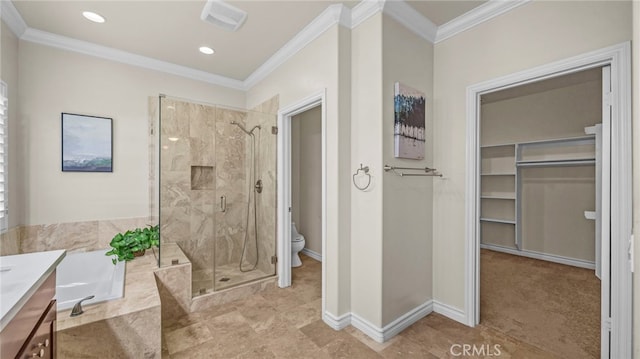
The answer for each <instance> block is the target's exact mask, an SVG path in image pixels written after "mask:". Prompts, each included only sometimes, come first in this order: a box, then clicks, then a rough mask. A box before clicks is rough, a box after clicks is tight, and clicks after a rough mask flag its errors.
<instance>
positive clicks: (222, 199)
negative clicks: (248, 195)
mask: <svg viewBox="0 0 640 359" xmlns="http://www.w3.org/2000/svg"><path fill="white" fill-rule="evenodd" d="M220 211H221V212H222V213H224V212H226V211H227V197H226V196H220Z"/></svg>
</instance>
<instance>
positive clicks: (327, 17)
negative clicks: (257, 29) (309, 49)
mask: <svg viewBox="0 0 640 359" xmlns="http://www.w3.org/2000/svg"><path fill="white" fill-rule="evenodd" d="M350 15H351V14H350V11H349V9H348V8H347V7H345V6H344V5H341V4H335V5H331V6H329V7H328V8H327V9H326V10H325V11H323V12H322V13H321V14H320V15H318V17H316V18H315V19H313V21H311V22H310V23H309V25H307V26H305V27H304V29H302V31H300V32H299V33H298V34H296V36H294V37H293V39H291V40H289V42H287V43H286V44H285V45H284V46H282V47H281V48H280V50H278V51H276V53H275V54H273V56H271V57H270V58H269V59H268V60H267V61H265V62H264V63H263V64H262V65H260V67H258V68H257V69H256V70H255V71H254V72H253V73H251V75H249V77H247V79H246V80H244V89H245V90H248V89H250V88H251V87H253V86H255V85H256V84H257V83H259V82H260V81H262V80H264V79H265V78H266V77H267V76H269V74H271V73H272V72H273V71H274V70H275V69H277V68H278V67H280V65H282V64H284V63H285V62H286V61H287V60H289V59H290V58H291V57H292V56H293V55H295V54H297V53H298V52H299V51H300V50H302V49H303V48H304V47H305V46H307V45H309V44H310V43H311V42H312V41H313V40H315V39H317V38H318V37H320V35H322V34H323V33H324V32H325V31H327V30H328V29H329V28H330V27H331V26H333V25H335V24H340V25H342V26H345V27H351V26H350V25H351V16H350Z"/></svg>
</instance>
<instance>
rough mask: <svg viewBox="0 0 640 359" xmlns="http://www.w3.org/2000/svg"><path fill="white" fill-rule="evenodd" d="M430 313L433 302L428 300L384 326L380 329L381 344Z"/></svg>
mask: <svg viewBox="0 0 640 359" xmlns="http://www.w3.org/2000/svg"><path fill="white" fill-rule="evenodd" d="M431 312H433V300H431V299H429V300H428V301H426V302H424V303H422V304H420V305H419V306H417V307H415V308H413V309H412V310H410V311H409V312H407V313H405V314H404V315H403V316H401V317H400V318H398V319H396V320H394V321H393V322H391V323H389V324H387V325H385V326H384V328H382V336H383V342H386V341H387V340H389V339H391V338H393V337H395V336H396V335H398V334H399V333H400V332H401V331H403V330H405V329H406V328H407V327H409V326H410V325H411V324H413V323H415V322H417V321H418V320H420V319H422V318H424V317H426V316H427V315H429V314H430V313H431Z"/></svg>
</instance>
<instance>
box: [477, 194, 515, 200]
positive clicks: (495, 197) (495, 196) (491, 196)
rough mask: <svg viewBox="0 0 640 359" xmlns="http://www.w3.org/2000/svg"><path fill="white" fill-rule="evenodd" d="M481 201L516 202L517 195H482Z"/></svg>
mask: <svg viewBox="0 0 640 359" xmlns="http://www.w3.org/2000/svg"><path fill="white" fill-rule="evenodd" d="M480 198H481V199H510V200H515V199H516V195H515V194H512V195H481V196H480Z"/></svg>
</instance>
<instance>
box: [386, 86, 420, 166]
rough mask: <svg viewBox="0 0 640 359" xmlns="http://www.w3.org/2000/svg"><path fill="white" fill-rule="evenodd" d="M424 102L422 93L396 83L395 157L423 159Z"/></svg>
mask: <svg viewBox="0 0 640 359" xmlns="http://www.w3.org/2000/svg"><path fill="white" fill-rule="evenodd" d="M425 102H426V100H425V96H424V93H422V92H420V91H418V90H416V89H413V88H411V87H409V86H406V85H403V84H401V83H399V82H396V84H395V94H394V112H395V116H394V129H393V136H394V148H395V153H394V155H395V157H397V158H408V159H413V160H422V159H424V156H425V152H424V149H425V146H424V145H425V110H426V109H425V106H426V105H425Z"/></svg>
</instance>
